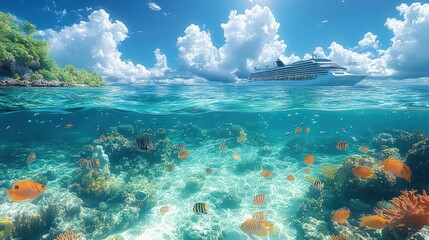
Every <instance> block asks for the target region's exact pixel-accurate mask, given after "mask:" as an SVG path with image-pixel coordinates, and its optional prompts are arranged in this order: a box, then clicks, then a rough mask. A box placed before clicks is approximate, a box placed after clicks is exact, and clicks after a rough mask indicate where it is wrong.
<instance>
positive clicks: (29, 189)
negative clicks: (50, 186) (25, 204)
mask: <svg viewBox="0 0 429 240" xmlns="http://www.w3.org/2000/svg"><path fill="white" fill-rule="evenodd" d="M5 190H6V196H7V197H9V199H10V200H12V201H26V200H29V201H32V200H34V199H36V198H38V197H40V196H41V195H42V194H43V193H44V192H45V191H46V187H45V185H43V184H40V183H37V182H33V181H30V180H24V181H21V182H16V183H14V184H13V185H12V189H11V190H9V189H5Z"/></svg>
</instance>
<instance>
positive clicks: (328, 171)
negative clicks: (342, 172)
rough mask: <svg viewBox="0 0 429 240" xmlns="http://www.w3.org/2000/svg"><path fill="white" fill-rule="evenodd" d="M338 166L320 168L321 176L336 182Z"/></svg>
mask: <svg viewBox="0 0 429 240" xmlns="http://www.w3.org/2000/svg"><path fill="white" fill-rule="evenodd" d="M337 170H338V166H336V165H333V164H328V165H325V166H323V167H321V168H320V174H322V177H323V178H325V179H329V180H334V179H335V176H336V174H337Z"/></svg>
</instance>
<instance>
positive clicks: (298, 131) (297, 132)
mask: <svg viewBox="0 0 429 240" xmlns="http://www.w3.org/2000/svg"><path fill="white" fill-rule="evenodd" d="M301 131H302V128H301V127H296V128H295V134H296V135H298V134H301Z"/></svg>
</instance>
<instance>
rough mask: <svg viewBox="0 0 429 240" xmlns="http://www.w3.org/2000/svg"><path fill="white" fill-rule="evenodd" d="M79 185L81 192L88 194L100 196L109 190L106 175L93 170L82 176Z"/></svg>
mask: <svg viewBox="0 0 429 240" xmlns="http://www.w3.org/2000/svg"><path fill="white" fill-rule="evenodd" d="M81 186H82V190H83V192H85V193H87V194H88V195H89V196H95V197H100V196H104V195H106V194H107V193H108V191H109V184H108V182H107V178H106V176H104V175H103V174H102V173H101V172H99V171H95V170H90V171H89V172H87V173H86V174H85V175H84V176H83V177H82V182H81Z"/></svg>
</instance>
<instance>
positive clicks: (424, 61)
mask: <svg viewBox="0 0 429 240" xmlns="http://www.w3.org/2000/svg"><path fill="white" fill-rule="evenodd" d="M396 9H397V10H398V11H399V13H400V15H401V16H402V17H403V19H395V18H389V19H387V21H386V24H385V26H386V27H387V28H389V29H390V30H392V32H393V34H394V36H393V38H392V39H391V40H390V41H391V42H392V46H391V47H390V48H388V49H387V50H386V56H387V57H386V60H387V64H388V66H389V67H392V68H394V69H395V70H397V71H398V74H399V75H402V76H413V77H421V76H429V67H428V66H429V51H427V44H428V42H429V33H428V30H429V4H427V3H425V4H421V3H413V4H411V5H410V6H408V5H407V4H401V5H399V6H398V7H397V8H396Z"/></svg>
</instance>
